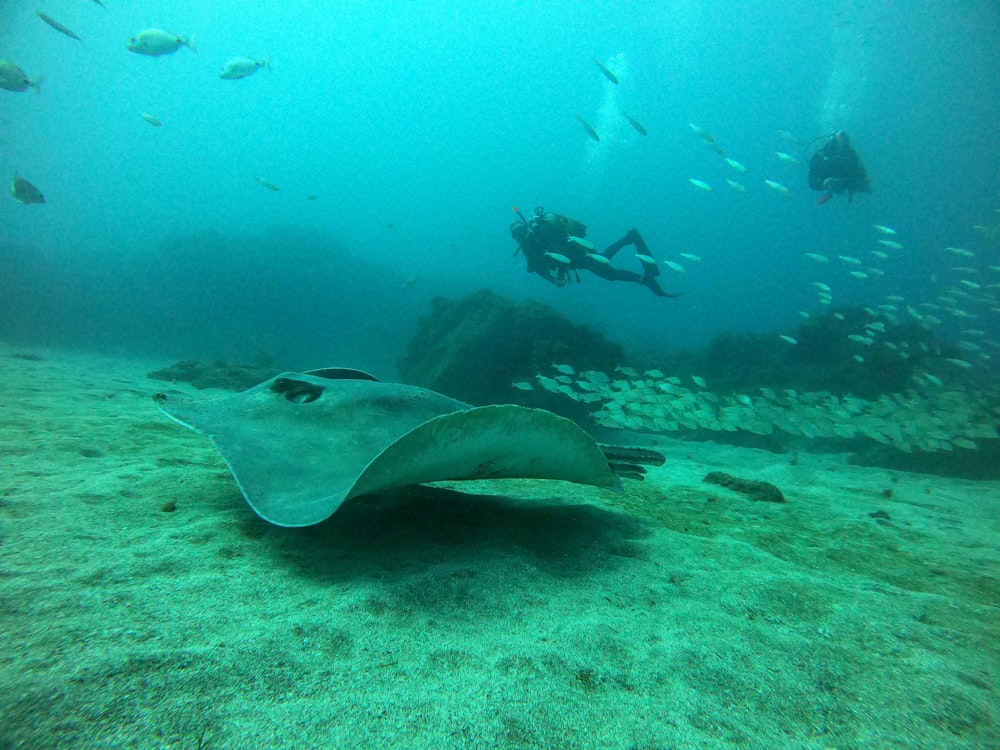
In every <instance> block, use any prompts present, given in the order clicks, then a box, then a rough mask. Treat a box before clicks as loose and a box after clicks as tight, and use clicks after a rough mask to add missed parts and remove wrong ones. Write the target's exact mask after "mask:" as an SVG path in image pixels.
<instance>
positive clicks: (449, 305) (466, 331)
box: [399, 289, 623, 404]
mask: <svg viewBox="0 0 1000 750" xmlns="http://www.w3.org/2000/svg"><path fill="white" fill-rule="evenodd" d="M622 360H623V352H622V347H621V346H620V345H619V344H616V343H614V342H611V341H608V340H607V339H606V338H604V336H602V335H601V334H600V333H598V332H596V331H594V330H592V329H590V328H588V327H587V326H580V325H575V324H573V323H572V322H570V321H569V320H567V319H566V318H565V317H563V316H562V315H560V314H559V313H558V312H556V311H555V310H554V309H552V308H551V307H549V306H548V305H543V304H541V303H539V302H534V301H531V300H526V301H523V302H515V301H513V300H510V299H507V298H505V297H501V296H499V295H497V294H494V293H493V292H490V291H489V290H486V289H484V290H480V291H478V292H474V293H473V294H470V295H467V296H465V297H460V298H458V299H447V298H444V297H436V298H435V299H433V300H432V301H431V310H430V313H429V314H428V315H427V317H425V318H423V319H422V320H421V321H420V322H419V323H418V324H417V329H416V332H415V333H414V335H413V338H412V339H411V340H410V343H409V345H408V346H407V349H406V353H405V354H404V355H403V357H402V358H401V359H400V361H399V371H400V376H401V378H402V381H403V382H405V383H411V384H413V385H420V386H423V387H425V388H430V389H431V390H434V391H438V392H439V393H444V394H447V395H449V396H452V397H453V398H458V399H461V400H463V401H468V402H469V403H473V404H488V403H503V402H514V401H516V396H517V394H518V393H520V392H518V391H516V390H514V389H512V388H511V383H512V382H513V381H515V380H525V379H530V378H531V377H532V376H534V375H535V374H536V373H537V372H539V371H540V370H547V369H548V367H549V365H551V364H552V363H553V362H566V363H570V364H572V365H573V366H574V367H576V368H577V369H578V370H582V369H595V370H605V371H611V370H613V369H614V367H615V366H616V365H618V364H619V363H620V362H621V361H622Z"/></svg>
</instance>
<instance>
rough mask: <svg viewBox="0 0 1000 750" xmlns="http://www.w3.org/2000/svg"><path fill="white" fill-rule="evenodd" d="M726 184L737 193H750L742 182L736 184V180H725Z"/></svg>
mask: <svg viewBox="0 0 1000 750" xmlns="http://www.w3.org/2000/svg"><path fill="white" fill-rule="evenodd" d="M726 184H727V185H729V187H731V188H732V189H733V190H735V191H736V192H737V193H749V192H750V191H749V190H747V186H746V185H744V184H743V183H742V182H737V181H736V180H728V179H727V180H726Z"/></svg>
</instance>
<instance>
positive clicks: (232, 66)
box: [219, 57, 271, 81]
mask: <svg viewBox="0 0 1000 750" xmlns="http://www.w3.org/2000/svg"><path fill="white" fill-rule="evenodd" d="M261 68H263V69H264V70H266V71H268V72H270V70H271V66H270V64H269V63H268V61H267V58H266V57H262V58H261V59H260V60H253V59H251V58H249V57H234V58H233V59H232V60H229V61H228V62H227V63H226V64H225V65H223V66H222V71H221V72H220V73H219V78H224V79H225V80H227V81H236V80H238V79H240V78H246V77H247V76H252V75H253V74H254V73H256V72H257V71H258V70H260V69H261Z"/></svg>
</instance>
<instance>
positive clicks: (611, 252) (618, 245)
mask: <svg viewBox="0 0 1000 750" xmlns="http://www.w3.org/2000/svg"><path fill="white" fill-rule="evenodd" d="M638 234H639V233H638V232H637V231H636V230H634V229H630V230H628V231H627V232H626V233H625V236H624V237H622V238H621V239H620V240H618V241H617V242H612V243H611V244H610V245H608V246H607V247H606V248H604V250H603V252H602V253H601V255H603V256H604V257H605V258H614V257H615V255H617V254H618V251H619V250H621V249H622V248H623V247H625V246H626V245H634V244H635V237H636V235H638ZM639 239H640V240H641V239H642V237H639Z"/></svg>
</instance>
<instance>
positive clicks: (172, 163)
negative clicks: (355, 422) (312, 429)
mask: <svg viewBox="0 0 1000 750" xmlns="http://www.w3.org/2000/svg"><path fill="white" fill-rule="evenodd" d="M105 5H106V9H102V8H101V7H100V6H99V5H98V4H96V3H92V2H79V3H73V4H66V5H64V6H54V7H51V8H48V9H47V10H46V12H47V13H48V14H49V15H50V16H52V17H53V18H55V19H56V20H58V21H59V22H61V23H62V24H64V25H65V26H66V27H68V28H70V29H72V30H73V31H74V32H75V33H76V34H77V35H79V36H80V37H81V38H82V40H83V41H82V42H79V41H76V40H73V39H70V38H68V37H65V36H63V35H61V34H59V33H58V32H57V31H56V30H54V29H52V28H50V27H49V26H47V25H45V24H44V23H42V21H41V20H40V19H39V18H38V17H36V15H35V9H34V7H33V6H28V5H20V6H19V7H14V6H13V5H5V6H4V8H3V10H2V16H0V21H2V25H0V56H2V57H3V58H5V59H8V60H11V61H13V62H16V63H17V64H18V65H19V66H20V67H21V68H22V69H24V70H25V71H26V73H27V74H28V76H29V77H30V78H33V79H34V78H36V77H41V78H42V79H43V81H42V84H41V94H40V95H39V96H35V95H34V94H33V93H32V92H30V91H27V92H23V93H13V92H8V91H0V94H2V96H0V170H2V172H3V173H4V174H5V175H7V176H9V177H13V175H14V173H15V171H16V172H17V173H18V174H20V175H22V176H24V177H26V178H27V179H29V180H30V181H32V182H33V183H34V184H35V185H37V186H38V187H39V189H41V190H42V192H43V193H44V194H45V196H46V203H45V204H44V205H42V206H37V205H36V206H24V205H21V204H19V203H17V202H15V201H14V200H12V199H10V197H9V196H8V197H7V198H6V199H4V200H3V201H0V270H2V273H0V312H2V316H0V335H2V336H3V337H5V338H7V339H8V340H14V341H22V342H28V343H73V344H82V345H93V346H98V347H99V348H111V349H114V350H116V351H120V352H124V353H130V352H151V353H159V354H164V355H198V356H216V355H218V356H229V357H236V358H238V357H250V356H253V355H255V354H256V353H258V352H260V351H262V350H263V351H266V352H268V353H269V354H271V355H272V356H274V357H276V358H278V359H279V360H282V361H285V362H287V363H289V364H293V365H299V364H302V365H316V364H327V363H328V362H329V361H337V362H341V363H345V364H352V365H359V366H369V367H379V368H382V371H383V372H384V371H385V370H386V369H391V366H392V363H393V362H394V361H395V359H396V357H397V356H398V352H399V350H400V349H401V347H402V346H403V345H404V344H405V342H406V341H407V340H408V338H409V335H410V333H411V330H412V328H411V326H412V324H413V321H414V319H415V318H417V317H418V316H419V315H421V314H423V313H424V312H425V311H426V309H427V304H428V300H429V299H430V298H431V297H433V296H434V295H438V294H444V295H456V294H464V293H467V292H470V291H473V290H475V289H479V288H484V287H485V288H490V289H492V290H494V291H497V292H500V293H502V294H505V295H508V296H512V297H531V298H535V299H540V300H542V301H545V302H548V303H550V304H552V305H554V306H555V307H556V308H557V309H559V310H560V311H562V312H564V313H565V314H566V315H568V316H569V317H570V318H572V319H573V320H575V321H578V322H587V323H591V324H593V325H595V326H596V327H598V328H599V329H600V330H601V331H602V332H605V333H606V334H607V335H609V336H610V337H612V338H614V339H617V340H620V341H622V342H623V343H625V344H626V347H627V348H631V349H650V348H652V349H657V348H665V349H668V348H671V347H674V346H700V345H703V344H705V343H706V342H707V341H708V339H710V338H711V336H713V335H714V334H715V333H717V332H719V331H723V330H730V329H733V330H751V331H756V330H768V331H769V330H775V331H780V330H787V329H790V328H792V327H793V326H794V325H795V324H796V323H797V322H798V320H799V317H798V313H799V311H800V310H802V311H806V312H810V313H818V312H821V311H822V308H820V307H818V306H817V304H816V296H815V289H813V288H812V287H810V282H812V281H814V280H817V279H819V280H822V281H824V282H826V283H828V284H829V285H830V286H831V287H833V289H834V299H835V302H836V303H837V304H841V303H843V304H858V303H860V304H874V303H876V302H879V301H881V300H883V298H884V297H885V295H890V294H895V295H900V296H903V297H905V298H906V299H907V301H913V302H914V303H916V302H920V301H928V300H931V301H933V300H934V299H935V297H936V296H937V295H938V294H939V293H941V292H942V291H943V290H944V289H946V288H947V286H948V285H949V284H951V283H953V282H954V281H955V279H954V278H953V277H952V275H951V274H952V272H951V271H950V269H949V267H950V266H954V265H970V264H968V263H964V262H955V261H956V260H958V261H962V259H960V258H959V259H956V258H954V257H951V256H948V255H947V254H946V253H944V252H943V250H942V248H943V247H945V246H949V245H950V246H961V247H963V248H969V249H971V250H973V251H974V252H975V253H976V258H975V259H974V261H973V263H972V265H976V266H977V267H983V268H985V266H986V265H987V264H989V263H993V264H995V263H996V262H997V254H998V253H997V247H996V244H995V243H994V244H992V245H991V244H990V243H989V242H988V241H987V240H985V239H984V238H982V237H981V236H979V235H977V234H976V233H975V232H974V231H973V229H972V225H973V224H982V223H985V222H987V221H990V220H992V221H995V220H996V215H995V213H994V211H995V209H996V207H997V190H998V187H1000V180H998V177H1000V175H998V164H1000V141H998V140H997V138H996V135H995V128H994V127H993V126H994V124H995V123H996V122H997V121H998V119H1000V117H998V115H1000V97H998V96H997V94H998V79H997V74H996V64H995V62H996V59H997V52H998V50H997V45H998V41H997V40H998V39H1000V11H998V7H997V5H996V3H985V2H983V3H963V4H960V5H958V6H956V5H955V4H954V3H946V2H932V1H930V0H921V2H918V3H915V4H907V5H906V7H905V8H902V7H900V8H896V7H895V6H892V7H882V5H881V4H877V3H863V2H835V3H829V4H821V5H817V4H813V3H792V2H788V3H785V4H783V5H779V4H776V3H764V2H752V3H746V2H717V3H712V4H710V5H703V4H700V3H686V2H659V3H656V2H645V3H633V4H630V5H629V7H628V8H627V9H623V8H621V7H619V6H618V5H616V4H602V3H586V4H579V3H569V2H566V3H559V2H546V3H542V4H538V3H527V2H513V3H505V4H503V5H487V4H479V3H472V4H470V3H451V2H440V3H431V2H424V3H413V2H403V3H396V2H393V3H389V2H365V3H360V2H357V3H355V2H350V3H337V4H330V3H323V4H304V3H271V2H257V3H254V4H252V6H248V5H247V4H244V3H227V2H220V3H210V4H206V3H194V2H186V1H183V2H170V3H142V4H139V3H125V2H121V1H120V0H108V2H106V3H105ZM147 28H164V29H167V30H169V31H171V32H173V33H176V34H178V35H180V36H183V37H187V36H189V35H193V36H194V38H195V41H194V44H195V46H196V48H197V54H194V53H193V52H192V51H190V50H188V49H186V48H183V47H182V48H180V49H179V50H178V51H176V52H174V53H173V54H167V55H163V56H160V57H146V56H142V55H138V54H134V53H132V52H129V51H128V50H127V49H126V44H127V43H128V41H129V39H130V38H131V37H132V36H133V35H135V34H137V33H139V32H140V31H142V30H144V29H147ZM241 55H245V56H248V57H251V58H254V59H260V58H267V59H268V61H269V64H270V66H271V68H272V69H271V71H270V72H267V71H263V70H261V71H258V72H257V73H256V74H255V75H253V76H250V77H248V78H245V79H243V80H235V81H233V80H222V79H220V78H219V77H218V73H219V71H220V70H221V68H222V66H223V64H224V63H225V62H226V61H227V60H229V59H230V58H232V57H235V56H241ZM594 58H596V59H598V60H600V61H603V62H604V63H605V64H607V65H608V66H610V67H611V68H613V69H614V70H615V71H616V72H617V75H618V77H619V81H620V82H619V84H618V85H613V84H612V83H610V82H609V81H608V80H607V79H606V78H605V77H604V76H603V75H602V74H601V72H600V70H599V69H598V68H597V67H596V66H595V65H594V63H593V62H592V60H593V59H594ZM621 112H627V113H629V114H631V115H632V116H633V117H635V118H636V119H637V120H639V121H640V122H641V123H643V124H644V125H645V127H646V128H647V130H648V132H649V134H648V136H645V137H643V136H641V135H639V134H638V133H637V132H635V131H634V130H633V129H632V128H631V127H630V126H629V124H628V123H627V122H626V120H625V119H624V118H623V117H621V116H620V113H621ZM140 113H147V114H151V115H153V116H154V117H156V118H158V119H159V120H160V121H161V122H162V123H163V124H162V127H154V126H152V125H150V124H149V123H147V122H145V121H143V119H141V118H140ZM576 115H580V116H581V117H583V118H584V119H585V120H587V121H588V122H590V123H591V124H593V125H594V126H595V127H596V128H597V129H598V130H599V131H600V132H601V141H600V143H595V142H593V141H592V140H590V139H589V138H588V136H587V134H586V133H585V132H584V130H583V128H582V127H580V124H579V123H578V122H577V121H576ZM688 123H694V124H696V125H698V126H700V127H702V128H705V129H706V130H707V131H709V132H710V133H712V134H713V135H714V137H715V138H716V143H717V144H718V145H719V146H720V147H721V148H722V150H723V151H724V152H725V156H729V157H731V158H733V159H736V160H738V161H740V162H741V163H743V164H745V165H746V166H747V167H748V168H749V170H750V172H749V173H748V174H745V175H741V174H737V173H736V172H735V171H734V170H732V169H731V168H730V167H728V166H727V165H726V163H725V162H724V161H723V160H722V158H720V155H719V154H717V153H716V152H715V150H713V148H712V147H709V146H708V144H706V143H704V142H703V141H702V140H701V139H700V138H699V137H697V136H696V135H695V134H694V133H693V132H692V130H691V129H689V127H688ZM833 128H844V129H846V130H847V131H848V132H849V133H850V134H851V136H852V138H853V142H854V145H855V146H856V148H857V149H858V151H859V153H860V154H861V156H862V158H863V159H864V160H865V162H866V164H867V167H868V171H869V174H870V176H871V179H872V184H873V192H872V193H871V194H870V195H861V196H858V198H857V199H856V200H855V201H854V203H853V204H850V205H849V204H848V203H847V201H845V200H843V198H842V197H838V198H837V199H835V200H834V201H832V202H830V203H829V204H827V205H823V206H818V205H816V198H817V197H818V196H817V194H815V193H812V192H810V191H809V190H808V187H807V185H806V177H805V167H804V166H794V165H791V164H788V163H786V162H782V161H780V160H778V159H777V158H776V157H775V156H774V152H775V151H785V152H788V153H791V154H792V155H794V156H797V157H798V158H799V159H802V155H803V154H802V152H803V149H802V147H801V146H797V145H795V144H793V143H790V142H788V141H786V140H783V139H782V138H781V136H779V135H778V131H780V130H786V131H789V132H791V133H793V134H795V136H796V137H797V138H799V139H801V140H802V141H803V142H807V141H809V140H811V139H812V138H815V137H817V136H819V135H822V134H824V133H828V132H829V131H830V130H831V129H833ZM257 178H261V179H264V180H267V181H269V182H271V183H273V184H274V185H275V186H277V187H279V188H280V190H278V191H277V192H275V191H272V190H269V189H266V188H265V187H264V186H262V185H261V184H259V182H258V181H257ZM689 178H696V179H700V180H703V181H705V182H707V183H709V184H710V185H712V186H713V187H714V188H715V192H714V193H704V192H702V191H700V190H697V189H695V188H694V187H692V185H691V184H690V183H689V182H688V180H689ZM726 178H731V179H738V180H741V181H742V182H743V183H745V184H746V186H747V187H748V188H749V189H750V192H749V193H748V194H745V195H744V194H740V193H737V192H735V191H733V190H731V189H729V188H728V186H727V185H726V183H725V179H726ZM765 178H766V179H772V180H775V181H778V182H781V183H782V184H784V185H786V186H787V187H788V188H789V189H790V191H791V195H790V196H785V195H781V194H779V193H777V192H775V191H773V190H771V189H770V188H768V187H767V186H766V185H765V184H764V183H763V180H764V179H765ZM308 196H315V199H312V200H311V199H309V198H308ZM512 204H516V205H518V206H520V207H521V208H522V210H525V211H530V210H531V209H532V208H533V207H534V206H535V205H537V204H544V205H545V206H546V207H548V208H550V209H552V210H556V211H558V212H560V213H564V214H567V215H570V216H573V217H575V218H578V219H579V220H581V221H583V222H584V223H586V224H587V225H588V227H589V230H590V231H589V234H588V236H589V237H590V239H592V240H593V241H594V242H595V244H597V245H598V246H604V245H606V244H608V243H610V242H612V241H614V240H615V239H617V238H618V237H619V236H621V234H622V233H623V232H624V231H625V230H626V229H628V228H629V227H632V226H635V227H638V228H640V230H641V231H642V232H643V234H644V236H645V237H646V240H647V242H648V243H649V245H650V247H651V249H652V250H653V252H654V253H655V254H656V255H657V257H658V258H660V259H668V258H672V259H674V260H675V261H677V260H681V259H679V258H678V257H677V254H678V253H680V252H687V253H692V254H696V255H698V256H700V257H701V258H702V261H701V262H700V263H685V265H686V267H687V272H686V273H684V274H679V273H675V272H673V271H666V273H665V280H664V283H665V285H666V286H668V287H669V288H670V289H672V290H673V291H683V292H684V296H683V297H681V298H679V299H677V300H661V299H653V298H652V295H649V294H648V293H646V292H645V291H644V290H639V289H636V288H635V287H634V286H632V285H628V284H618V285H611V284H608V283H607V282H604V281H602V280H600V279H597V278H594V277H590V276H585V277H584V278H583V283H582V284H580V285H572V286H570V287H567V288H565V289H561V290H560V289H555V288H550V287H549V285H547V284H545V283H544V282H542V281H541V280H540V279H538V278H537V277H534V276H529V275H527V274H526V273H525V272H524V268H523V261H522V260H521V259H520V258H514V257H513V250H514V244H513V242H512V241H511V239H510V237H509V235H508V232H507V226H508V223H509V222H510V220H511V219H512V218H513V214H512V213H511V210H510V206H511V205H512ZM876 223H877V224H884V225H889V226H892V227H895V228H896V229H897V230H898V233H899V234H898V236H897V238H896V239H898V240H899V241H900V242H901V244H903V245H904V249H903V250H902V251H900V252H897V253H894V254H893V256H892V257H891V258H890V259H889V260H888V261H886V262H884V263H883V267H884V273H885V275H884V276H882V277H881V278H870V279H868V280H867V281H860V280H858V279H856V278H853V277H851V276H849V275H848V273H847V272H848V271H849V270H851V269H848V268H845V267H844V266H843V264H840V263H839V261H837V258H836V256H838V255H848V256H856V255H863V254H866V253H868V252H869V251H870V250H871V249H873V248H877V247H878V245H876V244H875V241H876V240H877V239H881V237H880V236H877V235H876V234H875V233H874V232H873V230H872V228H871V225H872V224H876ZM804 252H816V253H821V254H825V255H827V256H829V257H831V258H832V259H833V261H832V264H831V265H830V266H829V267H825V268H818V267H817V266H816V265H815V264H814V263H813V262H812V261H810V260H809V259H807V258H805V257H804V255H803V253H804ZM619 263H620V264H622V265H626V266H628V267H632V265H633V264H634V265H636V268H635V269H634V270H638V264H636V263H635V262H634V260H633V259H632V257H631V252H630V251H626V252H624V253H622V254H621V255H620V256H619ZM682 263H683V261H682ZM984 272H985V270H984ZM992 280H993V281H994V282H995V281H997V280H998V279H997V278H993V279H992ZM977 313H980V314H981V315H983V317H984V318H985V320H980V321H979V322H978V323H977V324H976V325H975V327H976V328H983V327H992V328H993V329H994V330H995V326H996V320H997V315H996V313H995V312H993V313H989V312H988V311H987V310H985V309H984V310H981V311H977ZM947 322H948V323H949V324H950V321H947ZM959 323H960V324H961V325H962V326H964V325H965V323H963V322H961V321H959Z"/></svg>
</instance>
